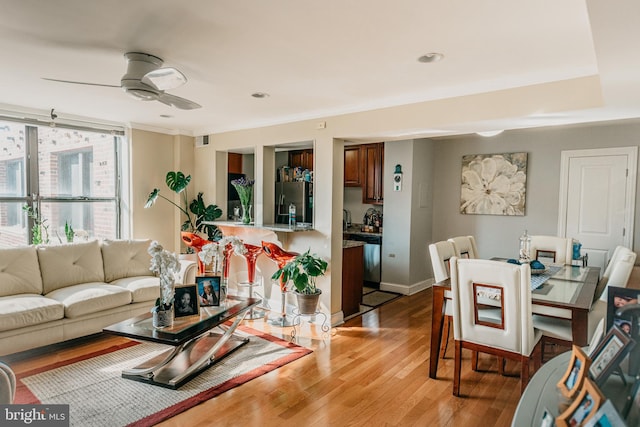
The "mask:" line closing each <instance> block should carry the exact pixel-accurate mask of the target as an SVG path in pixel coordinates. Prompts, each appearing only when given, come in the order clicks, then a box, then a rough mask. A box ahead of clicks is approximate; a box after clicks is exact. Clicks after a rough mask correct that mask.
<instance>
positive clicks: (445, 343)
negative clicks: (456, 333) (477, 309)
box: [440, 316, 453, 359]
mask: <svg viewBox="0 0 640 427" xmlns="http://www.w3.org/2000/svg"><path fill="white" fill-rule="evenodd" d="M452 321H453V320H452V317H451V316H444V331H442V335H443V337H444V341H443V343H442V346H441V348H440V358H441V359H444V356H445V354H446V353H447V346H448V345H449V331H450V330H451V322H452Z"/></svg>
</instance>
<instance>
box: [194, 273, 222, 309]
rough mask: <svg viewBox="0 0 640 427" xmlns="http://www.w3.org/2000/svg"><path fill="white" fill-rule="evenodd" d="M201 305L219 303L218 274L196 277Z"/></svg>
mask: <svg viewBox="0 0 640 427" xmlns="http://www.w3.org/2000/svg"><path fill="white" fill-rule="evenodd" d="M196 285H197V286H198V299H199V301H200V306H201V307H207V306H212V305H220V276H200V277H196Z"/></svg>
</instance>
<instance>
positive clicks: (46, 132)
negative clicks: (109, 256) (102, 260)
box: [0, 121, 122, 246]
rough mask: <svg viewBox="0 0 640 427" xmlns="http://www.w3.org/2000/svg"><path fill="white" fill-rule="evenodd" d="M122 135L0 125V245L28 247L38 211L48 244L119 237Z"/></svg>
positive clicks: (24, 125) (59, 127)
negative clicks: (31, 214) (70, 234)
mask: <svg viewBox="0 0 640 427" xmlns="http://www.w3.org/2000/svg"><path fill="white" fill-rule="evenodd" d="M121 133H122V132H118V134H114V133H113V132H104V131H100V130H94V129H85V128H82V129H81V128H66V127H62V126H56V127H50V126H40V125H33V124H31V123H27V124H25V123H18V122H11V121H0V246H11V245H16V244H27V243H31V233H30V232H29V230H30V229H31V227H32V226H33V220H32V219H30V218H28V217H27V215H26V213H25V212H24V210H23V206H25V205H29V206H32V207H33V209H36V208H37V209H38V212H39V213H40V214H41V217H42V219H43V220H44V225H45V226H46V227H47V231H48V235H49V240H50V243H52V244H57V243H63V242H65V241H66V236H65V231H64V230H65V225H66V224H68V225H70V226H71V227H72V228H73V230H74V231H75V232H76V236H81V237H86V238H109V239H115V238H118V237H120V221H119V218H120V213H119V207H120V186H119V182H118V178H119V176H120V173H119V172H120V165H119V161H118V156H117V153H118V150H119V147H120V145H121V144H122V136H121Z"/></svg>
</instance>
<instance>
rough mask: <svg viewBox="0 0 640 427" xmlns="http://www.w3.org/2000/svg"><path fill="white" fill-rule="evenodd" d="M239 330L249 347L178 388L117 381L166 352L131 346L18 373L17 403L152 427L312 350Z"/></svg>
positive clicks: (106, 422)
mask: <svg viewBox="0 0 640 427" xmlns="http://www.w3.org/2000/svg"><path fill="white" fill-rule="evenodd" d="M238 330H239V331H240V330H241V331H240V332H238V334H240V335H247V336H249V337H250V341H249V343H248V344H246V345H244V346H243V347H242V348H240V349H238V350H237V351H235V352H234V353H232V354H231V355H229V356H228V357H226V358H225V359H223V360H222V361H221V362H219V363H218V364H216V365H214V366H213V367H211V368H209V369H207V370H206V371H204V372H202V373H201V374H200V375H198V376H197V377H195V378H194V379H192V380H191V381H189V382H188V383H186V384H185V385H183V386H182V387H180V388H179V389H178V390H169V389H166V388H163V387H158V386H154V385H150V384H144V383H140V382H137V381H132V380H128V379H124V378H122V377H121V372H122V370H123V369H127V368H131V367H133V366H136V365H137V364H139V363H140V362H142V361H144V360H146V359H148V358H150V357H151V356H153V355H155V354H157V353H160V352H162V351H164V350H166V348H167V346H164V345H161V344H154V343H143V344H138V343H135V342H131V343H130V344H127V345H122V346H115V347H112V348H109V349H107V350H105V351H102V352H99V353H96V354H88V355H85V356H83V357H81V358H78V359H76V360H71V361H66V362H64V363H59V364H55V365H52V366H47V367H43V368H39V369H37V370H34V371H31V372H27V373H25V374H23V375H21V376H20V377H19V378H18V391H17V393H16V400H15V403H17V404H29V403H44V404H69V410H70V418H71V425H72V426H82V427H85V426H100V427H102V426H125V425H131V426H152V425H155V424H157V423H159V422H160V421H163V420H165V419H167V418H170V417H172V416H174V415H177V414H179V413H180V412H183V411H185V410H187V409H189V408H191V407H193V406H195V405H197V404H199V403H202V402H204V401H206V400H209V399H211V398H213V397H215V396H217V395H219V394H222V393H224V392H225V391H227V390H230V389H232V388H234V387H237V386H239V385H241V384H244V383H246V382H247V381H250V380H252V379H254V378H257V377H259V376H260V375H264V374H266V373H267V372H270V371H273V370H275V369H277V368H279V367H281V366H283V365H286V364H287V363H289V362H292V361H294V360H296V359H299V358H301V357H303V356H305V355H307V354H309V353H311V352H312V350H309V349H307V348H304V347H300V346H298V345H296V344H293V343H290V342H287V341H283V340H281V339H279V338H276V337H274V336H271V335H267V334H264V333H262V332H260V331H256V330H254V329H251V328H247V327H240V328H238Z"/></svg>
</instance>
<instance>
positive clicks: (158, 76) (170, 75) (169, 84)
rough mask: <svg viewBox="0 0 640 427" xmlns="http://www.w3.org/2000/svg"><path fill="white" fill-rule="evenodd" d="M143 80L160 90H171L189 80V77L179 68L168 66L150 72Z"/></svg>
mask: <svg viewBox="0 0 640 427" xmlns="http://www.w3.org/2000/svg"><path fill="white" fill-rule="evenodd" d="M141 81H142V83H145V84H147V85H149V86H154V87H156V88H158V89H159V90H169V89H175V88H177V87H180V86H182V85H183V84H185V83H186V82H187V78H186V77H185V75H184V74H182V73H181V72H180V71H178V70H177V69H175V68H172V67H166V68H158V69H157V70H153V71H150V72H148V73H147V74H145V75H144V76H143V77H142V80H141Z"/></svg>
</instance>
